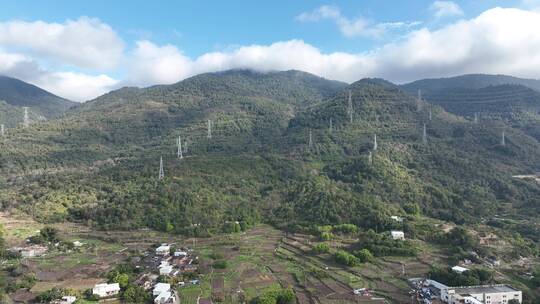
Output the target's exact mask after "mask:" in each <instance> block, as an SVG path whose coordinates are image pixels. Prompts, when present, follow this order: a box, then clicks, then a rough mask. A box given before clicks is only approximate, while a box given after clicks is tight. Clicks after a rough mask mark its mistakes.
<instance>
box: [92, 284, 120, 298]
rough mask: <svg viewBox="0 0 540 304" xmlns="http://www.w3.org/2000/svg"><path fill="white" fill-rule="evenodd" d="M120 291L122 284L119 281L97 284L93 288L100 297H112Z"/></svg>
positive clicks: (93, 292)
mask: <svg viewBox="0 0 540 304" xmlns="http://www.w3.org/2000/svg"><path fill="white" fill-rule="evenodd" d="M119 292H120V285H119V284H118V283H113V284H107V283H101V284H96V286H94V288H93V289H92V294H95V295H97V296H98V297H100V298H106V297H112V296H115V295H117V294H118V293H119Z"/></svg>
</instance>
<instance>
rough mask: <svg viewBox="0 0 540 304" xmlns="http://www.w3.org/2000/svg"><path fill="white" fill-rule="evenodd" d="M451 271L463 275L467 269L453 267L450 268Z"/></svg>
mask: <svg viewBox="0 0 540 304" xmlns="http://www.w3.org/2000/svg"><path fill="white" fill-rule="evenodd" d="M452 271H453V272H456V273H464V272H465V271H469V269H468V268H465V267H461V266H454V267H452Z"/></svg>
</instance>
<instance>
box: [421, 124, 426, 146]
mask: <svg viewBox="0 0 540 304" xmlns="http://www.w3.org/2000/svg"><path fill="white" fill-rule="evenodd" d="M422 143H423V144H424V145H425V144H427V130H426V124H424V132H423V133H422Z"/></svg>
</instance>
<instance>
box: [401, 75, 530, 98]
mask: <svg viewBox="0 0 540 304" xmlns="http://www.w3.org/2000/svg"><path fill="white" fill-rule="evenodd" d="M504 84H515V85H522V86H525V87H528V88H531V89H534V90H537V91H540V80H537V79H524V78H518V77H512V76H507V75H488V74H468V75H461V76H455V77H448V78H433V79H422V80H417V81H414V82H411V83H408V84H404V85H402V86H401V87H402V88H403V89H404V90H405V91H407V92H409V93H413V94H416V92H417V91H418V89H421V90H422V92H425V93H430V92H433V91H437V90H440V89H447V88H460V89H481V88H485V87H488V86H497V85H504Z"/></svg>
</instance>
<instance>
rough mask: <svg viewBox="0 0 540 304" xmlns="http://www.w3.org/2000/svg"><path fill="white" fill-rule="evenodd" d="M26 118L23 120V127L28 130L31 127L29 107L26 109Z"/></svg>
mask: <svg viewBox="0 0 540 304" xmlns="http://www.w3.org/2000/svg"><path fill="white" fill-rule="evenodd" d="M23 109H24V118H23V126H24V127H25V128H28V126H29V125H30V118H28V107H24V108H23Z"/></svg>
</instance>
